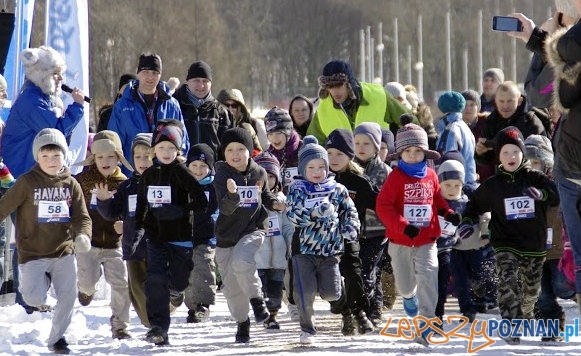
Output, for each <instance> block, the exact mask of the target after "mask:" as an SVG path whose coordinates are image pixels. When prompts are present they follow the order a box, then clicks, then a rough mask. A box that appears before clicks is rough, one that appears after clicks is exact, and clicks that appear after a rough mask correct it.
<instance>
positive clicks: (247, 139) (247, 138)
mask: <svg viewBox="0 0 581 356" xmlns="http://www.w3.org/2000/svg"><path fill="white" fill-rule="evenodd" d="M232 142H238V143H241V144H243V145H244V146H245V147H246V149H247V150H248V152H249V153H250V155H252V152H253V151H254V143H253V142H252V136H251V135H250V132H248V131H247V130H245V129H243V128H242V127H234V128H231V129H228V130H226V131H225V132H224V133H223V134H222V138H221V140H220V143H221V145H222V153H224V151H225V150H226V147H228V145H229V144H230V143H232Z"/></svg>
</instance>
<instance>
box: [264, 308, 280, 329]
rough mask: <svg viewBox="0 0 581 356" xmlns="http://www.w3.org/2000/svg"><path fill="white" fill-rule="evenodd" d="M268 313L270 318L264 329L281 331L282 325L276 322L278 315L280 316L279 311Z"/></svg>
mask: <svg viewBox="0 0 581 356" xmlns="http://www.w3.org/2000/svg"><path fill="white" fill-rule="evenodd" d="M268 313H269V314H270V316H269V317H268V319H266V320H265V321H264V327H265V328H266V329H268V330H279V329H280V325H279V324H278V321H276V314H278V310H275V309H273V310H269V311H268Z"/></svg>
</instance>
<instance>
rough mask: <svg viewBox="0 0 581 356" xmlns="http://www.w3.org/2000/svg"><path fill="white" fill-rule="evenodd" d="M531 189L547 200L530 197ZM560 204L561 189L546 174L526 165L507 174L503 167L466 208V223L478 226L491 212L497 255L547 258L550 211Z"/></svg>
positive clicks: (478, 191) (492, 239) (478, 190)
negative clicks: (549, 208)
mask: <svg viewBox="0 0 581 356" xmlns="http://www.w3.org/2000/svg"><path fill="white" fill-rule="evenodd" d="M528 187H536V188H537V189H540V190H541V191H542V192H543V199H542V200H533V199H532V198H529V197H527V196H526V194H525V193H524V190H525V189H526V188H528ZM557 204H559V195H558V192H557V187H556V185H555V183H554V182H553V181H551V179H549V178H548V177H547V176H546V175H544V174H543V173H542V172H539V171H537V170H533V169H530V168H528V166H527V165H526V164H521V166H520V167H519V168H517V170H516V171H514V172H507V171H505V170H504V169H503V168H502V166H500V167H499V170H498V173H497V174H496V175H494V176H492V177H491V178H489V179H488V180H486V181H485V182H484V183H482V184H481V185H480V186H479V187H478V189H476V191H475V192H474V196H473V197H472V199H471V200H470V202H468V204H467V205H466V211H465V214H464V218H463V222H464V221H466V222H468V223H472V224H473V223H476V222H478V216H479V215H481V214H483V213H484V212H487V211H490V212H491V217H490V223H489V225H488V227H489V230H490V243H491V244H492V246H493V247H494V248H495V250H496V251H510V252H514V253H517V254H520V255H523V256H530V257H544V256H545V254H546V248H545V243H546V230H547V208H548V207H549V206H556V205H557ZM533 208H534V210H533Z"/></svg>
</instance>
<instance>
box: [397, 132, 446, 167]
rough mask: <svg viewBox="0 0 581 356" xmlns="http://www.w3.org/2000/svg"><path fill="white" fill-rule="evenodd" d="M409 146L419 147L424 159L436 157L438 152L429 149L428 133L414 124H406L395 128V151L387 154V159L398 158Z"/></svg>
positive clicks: (438, 155)
mask: <svg viewBox="0 0 581 356" xmlns="http://www.w3.org/2000/svg"><path fill="white" fill-rule="evenodd" d="M409 147H419V148H421V149H422V150H423V151H424V154H425V155H426V159H438V158H440V154H439V153H438V152H437V151H433V150H430V148H429V147H428V134H427V133H426V131H425V130H424V129H423V128H421V127H420V126H418V125H416V124H406V125H405V126H403V127H401V128H400V129H399V130H397V134H396V135H395V153H393V154H391V155H389V157H388V159H389V160H390V161H391V160H394V159H398V158H399V156H400V155H401V153H402V152H403V151H404V150H405V149H406V148H409Z"/></svg>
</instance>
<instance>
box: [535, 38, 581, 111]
mask: <svg viewBox="0 0 581 356" xmlns="http://www.w3.org/2000/svg"><path fill="white" fill-rule="evenodd" d="M568 30H569V29H568V28H563V29H560V30H558V31H556V32H555V33H552V34H551V35H549V36H548V37H547V39H546V41H545V46H544V48H545V56H546V58H547V61H548V62H549V64H550V65H551V67H552V68H553V71H554V73H555V81H554V88H553V103H554V104H555V105H556V106H557V107H558V108H559V110H561V111H563V112H567V111H568V109H567V108H565V107H564V106H563V104H562V103H561V100H560V97H559V85H560V82H561V81H563V80H564V81H566V82H567V83H568V84H569V85H571V86H574V85H575V83H576V81H577V80H578V78H579V76H580V75H581V62H576V63H575V64H574V65H569V64H568V63H567V62H565V60H564V59H563V58H562V57H561V55H560V54H559V52H558V50H557V45H558V43H559V40H560V39H561V37H563V35H564V34H565V33H566V32H567V31H568Z"/></svg>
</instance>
